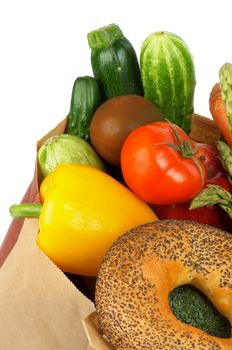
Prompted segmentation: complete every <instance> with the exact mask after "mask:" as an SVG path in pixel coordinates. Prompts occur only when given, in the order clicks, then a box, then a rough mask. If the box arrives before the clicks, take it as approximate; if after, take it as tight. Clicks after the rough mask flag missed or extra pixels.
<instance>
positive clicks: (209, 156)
mask: <svg viewBox="0 0 232 350" xmlns="http://www.w3.org/2000/svg"><path fill="white" fill-rule="evenodd" d="M196 146H197V148H198V152H197V153H196V157H198V158H199V160H200V161H201V162H202V163H203V165H204V167H205V171H206V182H205V187H206V186H207V185H208V184H214V185H218V186H221V187H223V188H224V189H225V190H227V191H229V192H230V193H232V188H231V185H230V183H229V181H228V180H227V178H226V173H225V170H224V169H223V167H222V164H221V161H220V156H219V152H218V151H217V149H216V147H214V146H212V145H208V144H203V143H197V144H196ZM189 207H190V201H188V202H186V203H182V204H177V205H156V206H153V207H152V208H153V210H154V211H155V213H156V215H157V216H158V218H159V219H161V220H165V219H177V220H178V219H185V220H193V221H196V222H199V223H203V224H208V225H210V226H214V227H217V228H219V229H223V230H228V231H229V229H230V230H231V220H230V218H229V216H228V215H227V214H226V213H225V212H224V211H223V210H222V209H221V208H220V207H219V206H217V205H213V206H204V207H201V208H198V209H193V210H189Z"/></svg>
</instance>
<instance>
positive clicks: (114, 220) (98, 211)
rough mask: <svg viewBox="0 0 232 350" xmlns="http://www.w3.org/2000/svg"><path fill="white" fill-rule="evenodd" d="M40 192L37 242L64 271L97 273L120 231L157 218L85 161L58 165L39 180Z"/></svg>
mask: <svg viewBox="0 0 232 350" xmlns="http://www.w3.org/2000/svg"><path fill="white" fill-rule="evenodd" d="M40 195H41V199H42V201H43V206H42V209H41V213H40V219H39V226H40V231H39V234H38V237H37V244H38V246H39V247H40V248H41V250H42V251H43V252H44V253H45V254H46V255H47V256H48V257H49V258H50V259H51V260H52V261H53V262H54V263H55V264H56V265H57V266H58V267H59V268H60V269H61V270H62V271H64V272H70V273H75V274H81V275H86V276H96V275H97V273H98V269H99V266H100V264H101V262H102V260H103V257H104V255H105V254H106V252H107V251H108V249H109V248H110V246H111V245H112V244H113V242H114V241H115V240H116V239H117V238H118V237H119V236H120V235H122V234H123V233H124V232H125V231H127V230H129V229H131V228H134V227H136V226H138V225H140V224H144V223H147V222H150V221H154V220H157V217H156V215H155V214H154V212H153V211H152V210H151V209H150V207H149V206H148V205H147V204H146V203H145V202H143V201H142V200H140V199H139V198H138V197H136V196H135V195H134V194H133V193H132V192H131V191H130V190H128V189H127V188H126V187H124V186H123V185H121V184H120V183H119V182H118V181H116V180H115V179H113V178H112V177H111V176H109V175H107V174H105V173H104V172H102V171H100V170H98V169H95V168H92V167H89V166H85V165H80V164H61V165H59V166H57V167H56V168H55V170H54V171H53V172H52V173H50V174H49V175H48V176H47V177H46V178H45V179H44V181H43V182H42V184H41V187H40ZM13 207H14V206H12V208H13ZM19 207H20V206H19ZM11 211H13V212H14V211H15V212H17V208H15V210H14V209H12V210H11ZM39 211H40V210H39ZM12 214H13V213H12ZM13 216H17V215H13Z"/></svg>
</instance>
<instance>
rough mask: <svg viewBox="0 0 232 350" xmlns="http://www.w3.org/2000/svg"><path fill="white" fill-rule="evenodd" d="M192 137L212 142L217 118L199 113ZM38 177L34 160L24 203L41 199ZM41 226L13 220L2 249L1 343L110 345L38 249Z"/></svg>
mask: <svg viewBox="0 0 232 350" xmlns="http://www.w3.org/2000/svg"><path fill="white" fill-rule="evenodd" d="M66 122H67V118H66V119H64V120H63V121H62V122H61V123H60V124H58V125H57V127H55V128H54V129H53V130H51V131H50V132H49V133H48V134H47V135H45V136H44V137H43V138H42V139H41V140H39V141H38V142H37V149H38V148H39V147H40V146H41V144H42V143H43V141H44V140H45V139H47V138H48V137H50V136H55V135H60V134H62V133H64V132H65V127H66ZM190 136H191V138H192V139H193V140H195V141H197V142H207V143H211V144H213V143H214V142H215V141H216V140H219V139H220V138H221V134H220V132H219V131H218V129H217V128H216V126H215V124H214V122H213V121H212V120H209V119H207V118H204V117H201V116H199V115H194V116H193V119H192V132H191V135H190ZM40 182H41V177H40V174H39V171H38V166H37V162H36V166H35V174H34V178H33V180H32V182H31V184H30V186H29V188H28V190H27V192H26V193H25V196H24V198H23V200H22V202H38V201H39V191H38V189H39V185H40ZM38 230H39V225H38V220H37V219H25V220H21V219H20V220H13V221H12V224H11V226H10V228H9V230H8V232H7V234H6V237H5V239H4V242H3V244H2V246H1V249H0V266H1V265H2V267H1V270H0V310H1V317H0V348H1V349H4V350H21V349H22V350H53V349H56V350H59V349H60V350H61V349H62V350H65V349H67V350H74V349H75V350H77V349H78V350H91V349H92V350H93V349H95V350H112V349H113V348H112V346H111V345H110V344H109V343H108V342H107V340H106V339H104V337H103V336H102V335H101V333H100V330H99V327H98V323H97V316H96V313H95V312H94V311H95V309H94V305H93V303H92V302H91V301H90V300H89V299H88V298H87V297H86V296H84V295H83V294H82V293H81V292H80V291H79V290H78V289H77V288H76V287H75V286H74V284H73V283H72V282H70V280H69V279H68V278H67V277H66V275H65V274H64V273H63V272H62V271H60V270H59V269H58V268H57V267H56V265H55V264H54V263H53V262H52V261H51V260H49V258H48V257H46V256H45V255H44V254H43V253H42V251H41V250H40V249H39V248H38V246H37V244H36V235H37V233H38ZM80 285H81V283H80ZM85 294H86V295H89V294H88V291H86V293H85Z"/></svg>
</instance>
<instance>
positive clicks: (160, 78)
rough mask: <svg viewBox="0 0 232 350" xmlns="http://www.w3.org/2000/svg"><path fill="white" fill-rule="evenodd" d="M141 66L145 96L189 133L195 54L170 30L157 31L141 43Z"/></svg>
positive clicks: (194, 81) (194, 82)
mask: <svg viewBox="0 0 232 350" xmlns="http://www.w3.org/2000/svg"><path fill="white" fill-rule="evenodd" d="M140 67H141V75H142V82H143V87H144V93H145V97H146V98H147V99H149V100H151V101H152V102H154V103H155V104H157V105H158V106H159V107H160V109H161V112H162V113H163V114H164V115H165V116H166V117H167V119H169V120H170V121H171V122H173V123H175V124H177V125H179V126H180V127H181V128H182V129H184V130H185V132H187V133H189V132H190V128H191V116H192V113H193V97H194V90H195V85H196V80H195V69H194V64H193V59H192V55H191V53H190V51H189V49H188V47H187V45H186V44H185V42H184V41H183V40H182V39H181V38H180V37H179V36H177V35H175V34H173V33H170V32H155V33H153V34H151V35H150V36H149V37H148V38H147V39H146V40H145V41H144V42H143V44H142V47H141V56H140Z"/></svg>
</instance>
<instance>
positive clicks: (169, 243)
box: [95, 220, 232, 350]
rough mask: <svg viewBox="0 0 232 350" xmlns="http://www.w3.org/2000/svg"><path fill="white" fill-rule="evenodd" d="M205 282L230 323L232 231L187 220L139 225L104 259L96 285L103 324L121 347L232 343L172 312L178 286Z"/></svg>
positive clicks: (142, 349)
mask: <svg viewBox="0 0 232 350" xmlns="http://www.w3.org/2000/svg"><path fill="white" fill-rule="evenodd" d="M184 284H191V285H193V286H195V287H196V288H198V289H200V290H201V291H202V292H203V293H204V294H206V295H207V297H208V298H209V299H210V300H211V301H212V303H213V304H214V305H215V306H216V308H217V309H218V310H219V312H221V313H222V314H223V315H224V316H225V317H227V318H228V320H229V321H230V323H232V235H231V234H229V233H227V232H224V231H221V230H218V229H215V228H212V227H210V226H208V225H203V224H198V223H195V222H190V221H184V220H163V221H156V222H153V223H148V224H145V225H141V226H139V227H137V228H135V229H132V230H130V231H128V232H127V233H125V234H124V235H123V236H121V237H120V238H119V239H118V240H117V241H116V242H115V243H114V245H113V246H112V248H111V249H110V251H109V252H108V253H107V255H106V256H105V258H104V261H103V263H102V265H101V268H100V271H99V275H98V279H97V284H96V292H95V302H96V311H97V316H98V321H99V326H100V329H101V330H102V332H103V334H104V335H105V336H106V337H107V339H108V340H109V342H110V343H111V344H112V345H113V347H114V348H115V349H117V350H119V349H120V350H151V349H155V350H171V349H173V350H174V349H175V350H176V349H179V350H188V349H191V350H192V349H194V350H206V349H207V350H231V349H232V338H229V339H223V338H218V337H214V336H210V335H208V334H206V333H205V332H203V331H202V330H200V329H198V328H195V327H193V326H191V325H187V324H184V323H182V322H180V321H179V320H177V319H176V317H175V316H174V315H173V313H172V311H171V309H170V307H169V302H168V295H169V292H170V291H171V290H173V289H174V288H175V287H177V286H180V285H184Z"/></svg>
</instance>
